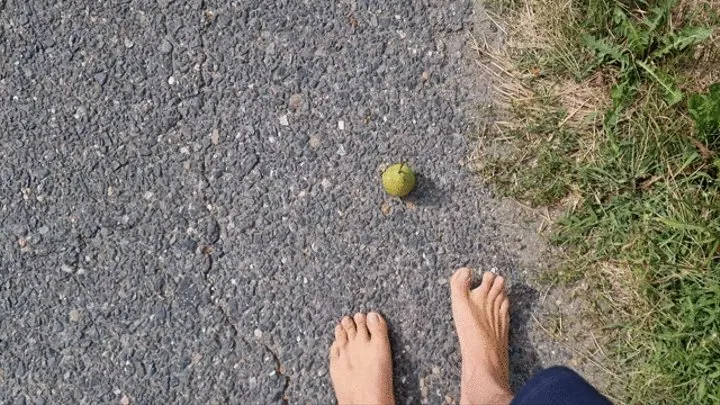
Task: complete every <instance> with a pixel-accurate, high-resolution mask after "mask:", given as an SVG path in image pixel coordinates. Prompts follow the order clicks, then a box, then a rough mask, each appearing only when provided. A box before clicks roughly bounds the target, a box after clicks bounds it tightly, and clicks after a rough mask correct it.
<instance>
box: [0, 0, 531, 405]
mask: <svg viewBox="0 0 720 405" xmlns="http://www.w3.org/2000/svg"><path fill="white" fill-rule="evenodd" d="M473 7H474V5H473V4H472V3H471V2H469V1H449V0H438V1H435V0H433V1H430V0H413V1H405V0H392V1H382V2H379V1H372V2H362V1H341V2H330V1H320V0H305V1H299V0H297V1H289V0H266V1H259V0H249V1H248V0H242V1H234V2H220V1H211V0H208V1H180V0H177V1H172V0H157V1H132V0H111V1H100V2H98V1H92V2H89V1H79V0H74V1H39V0H38V1H33V0H31V1H27V2H26V1H20V0H0V106H1V107H0V159H1V160H0V403H78V404H79V403H89V404H98V403H122V404H128V403H132V404H134V403H147V404H150V403H224V402H229V403H242V404H251V403H282V402H290V403H298V404H301V403H328V402H331V401H332V400H333V394H332V389H331V385H330V381H329V375H328V372H327V361H326V356H327V354H326V353H327V348H328V345H329V343H330V342H331V337H332V333H331V331H332V327H333V325H334V323H335V322H336V321H337V320H338V319H339V318H340V317H341V316H342V315H343V314H350V313H352V312H355V311H359V310H369V309H375V310H379V311H381V312H382V313H383V314H384V315H385V317H386V318H387V319H388V321H389V323H390V325H391V328H392V344H393V349H394V356H395V366H396V386H397V391H398V397H399V400H400V402H411V403H417V402H429V403H441V402H452V401H453V400H456V399H457V392H458V389H457V385H458V384H459V358H458V349H457V346H456V340H455V335H454V332H453V329H452V323H451V317H450V307H449V299H448V287H447V284H446V279H447V277H448V276H449V275H450V274H451V272H452V271H453V269H454V268H456V267H458V266H460V265H471V266H474V267H475V268H484V269H491V268H497V269H498V271H500V272H504V273H506V274H508V275H510V276H512V274H513V271H514V268H515V264H514V255H513V252H509V251H508V248H507V247H506V246H504V245H503V243H502V241H501V240H500V239H499V238H498V229H497V226H496V225H495V224H494V222H493V220H492V217H491V214H490V212H489V208H488V207H489V206H490V205H491V204H492V203H493V202H492V201H491V196H490V194H489V192H487V191H485V190H484V189H482V188H481V187H479V186H478V185H477V181H476V178H475V177H474V176H473V174H472V173H471V172H470V171H469V170H468V169H467V168H465V167H464V166H463V164H462V162H463V160H464V159H465V158H466V157H467V156H468V153H469V147H470V146H469V141H468V139H469V137H470V136H471V135H472V134H473V131H474V130H475V126H476V125H475V123H474V121H473V120H472V119H471V118H470V116H469V115H468V114H467V109H468V108H470V109H471V108H472V107H473V106H474V105H476V104H481V103H483V102H485V101H486V100H485V99H484V97H487V89H486V85H485V84H484V83H474V85H477V87H476V88H475V89H472V87H473V86H469V85H468V82H467V73H468V69H469V66H470V64H469V62H468V60H467V58H465V57H463V55H465V54H466V52H465V51H464V48H463V47H464V46H465V45H466V42H467V40H468V31H469V30H470V29H472V22H473ZM401 160H407V161H408V162H409V163H410V164H411V165H412V167H413V168H415V170H416V171H417V172H419V173H420V175H421V176H420V178H419V186H418V188H417V189H416V190H415V191H414V192H413V194H411V196H410V197H409V198H408V199H407V200H406V201H403V202H401V201H398V200H392V199H390V198H388V197H386V196H385V195H384V193H383V191H382V188H381V185H380V181H379V170H381V168H382V167H383V165H385V164H389V163H394V162H397V161H401ZM531 296H532V294H531V293H528V294H525V295H524V296H523V297H520V299H519V300H516V303H515V305H516V306H515V308H522V307H523V305H530V303H529V301H528V300H529V299H530V298H528V297H531ZM523 302H525V304H523ZM516 311H520V310H518V309H516ZM515 319H517V321H516V333H515V335H514V336H515V338H514V339H515V340H514V342H516V343H514V352H513V353H514V354H513V363H514V368H515V369H516V370H519V373H520V374H522V372H524V371H528V370H530V369H532V368H533V367H535V364H534V362H535V360H534V356H533V354H532V350H530V349H529V348H528V347H527V346H526V345H522V344H518V343H517V342H521V341H522V335H524V332H523V330H522V328H523V319H522V316H516V317H515ZM518 336H520V337H518Z"/></svg>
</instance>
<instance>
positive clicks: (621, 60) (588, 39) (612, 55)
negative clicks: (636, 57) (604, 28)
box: [582, 35, 630, 68]
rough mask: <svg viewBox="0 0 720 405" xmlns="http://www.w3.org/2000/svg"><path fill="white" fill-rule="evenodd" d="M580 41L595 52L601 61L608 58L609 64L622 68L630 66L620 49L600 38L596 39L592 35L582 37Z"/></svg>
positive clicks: (628, 60) (628, 59) (627, 58)
mask: <svg viewBox="0 0 720 405" xmlns="http://www.w3.org/2000/svg"><path fill="white" fill-rule="evenodd" d="M582 41H583V43H584V44H585V46H587V47H588V48H589V49H590V50H591V51H593V52H595V54H596V55H597V57H598V58H599V59H601V60H604V59H606V58H609V59H610V61H611V62H614V63H618V64H620V66H621V67H622V68H625V67H626V66H627V65H629V64H630V58H629V57H628V56H627V55H625V54H624V53H623V50H622V48H620V47H618V46H617V45H615V44H611V43H609V42H607V41H605V40H604V39H602V38H596V37H594V36H592V35H585V36H583V38H582Z"/></svg>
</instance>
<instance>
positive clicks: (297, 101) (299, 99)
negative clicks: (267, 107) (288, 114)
mask: <svg viewBox="0 0 720 405" xmlns="http://www.w3.org/2000/svg"><path fill="white" fill-rule="evenodd" d="M288 108H290V110H291V111H302V110H304V108H305V99H304V98H303V96H302V94H293V95H292V96H290V99H289V100H288Z"/></svg>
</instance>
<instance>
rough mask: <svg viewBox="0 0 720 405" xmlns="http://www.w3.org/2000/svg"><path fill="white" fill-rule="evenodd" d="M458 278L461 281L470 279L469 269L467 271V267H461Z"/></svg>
mask: <svg viewBox="0 0 720 405" xmlns="http://www.w3.org/2000/svg"><path fill="white" fill-rule="evenodd" d="M459 276H460V279H461V280H467V279H469V278H470V269H468V268H467V267H463V268H462V269H460V274H459Z"/></svg>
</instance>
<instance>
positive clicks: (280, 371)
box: [203, 246, 290, 405]
mask: <svg viewBox="0 0 720 405" xmlns="http://www.w3.org/2000/svg"><path fill="white" fill-rule="evenodd" d="M208 248H209V249H211V250H210V252H209V253H207V252H205V251H204V252H203V254H205V256H206V257H207V260H208V266H207V270H206V271H205V290H206V291H207V293H208V294H210V301H211V302H212V304H213V306H214V307H215V308H217V309H218V310H219V311H220V313H221V314H222V318H223V321H224V322H225V323H226V324H227V325H229V326H230V327H231V328H232V330H233V332H234V333H235V336H236V337H237V338H238V339H240V340H242V341H243V342H244V343H245V344H247V345H248V346H252V345H253V344H252V343H251V342H250V341H249V340H248V339H246V338H245V337H243V335H242V332H241V331H240V328H239V327H238V326H237V325H236V324H235V323H234V322H233V321H232V318H231V316H230V313H229V311H228V309H227V308H225V306H224V305H222V304H221V303H219V302H217V301H215V300H214V299H213V298H212V292H213V288H212V285H211V284H210V281H209V280H208V275H209V273H210V271H211V270H212V268H213V266H214V264H215V261H214V260H213V258H212V254H211V253H212V247H211V246H205V248H203V250H205V249H208ZM258 345H259V346H261V347H263V348H264V349H265V350H266V351H267V352H268V353H269V354H270V357H272V359H273V362H274V363H275V373H276V374H277V375H278V376H279V377H281V378H283V379H284V380H285V383H284V384H283V389H282V392H280V393H279V395H278V400H280V401H282V403H283V404H285V405H287V404H288V403H289V399H288V397H287V391H288V389H289V388H290V377H289V376H288V375H287V374H285V366H284V365H283V364H282V361H281V360H280V356H278V354H277V353H276V352H275V350H273V349H272V348H271V347H270V345H268V344H267V343H264V342H259V344H258Z"/></svg>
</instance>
